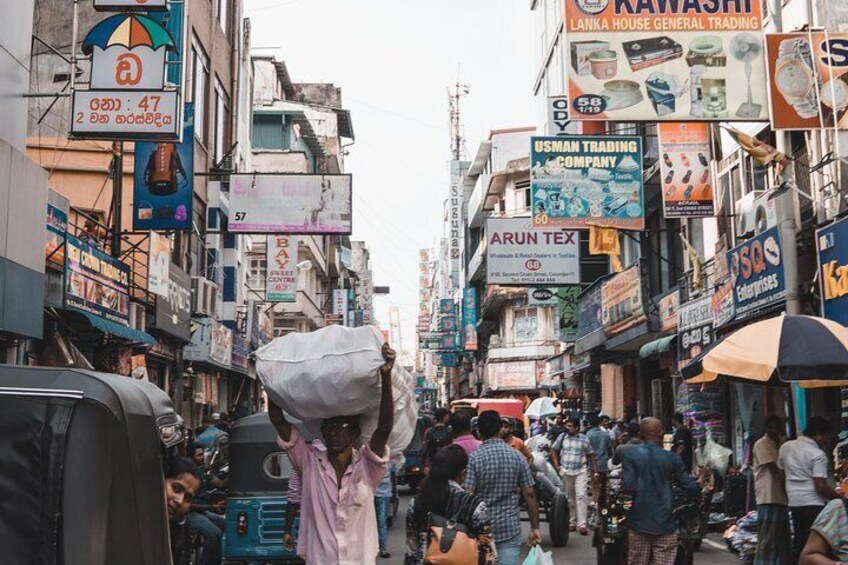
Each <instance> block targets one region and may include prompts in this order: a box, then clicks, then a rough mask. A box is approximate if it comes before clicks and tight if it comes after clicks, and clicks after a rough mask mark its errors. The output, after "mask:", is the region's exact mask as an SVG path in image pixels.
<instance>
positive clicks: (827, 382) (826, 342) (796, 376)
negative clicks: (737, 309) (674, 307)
mask: <svg viewBox="0 0 848 565" xmlns="http://www.w3.org/2000/svg"><path fill="white" fill-rule="evenodd" d="M681 373H682V375H683V378H684V379H686V382H687V383H689V384H698V383H707V382H711V381H714V380H716V379H717V378H718V376H719V375H724V376H726V377H730V378H735V379H740V380H744V381H748V382H755V383H762V384H779V383H781V382H783V383H789V382H797V383H798V384H799V385H801V386H803V387H806V388H817V387H828V386H846V385H848V328H846V327H845V326H843V325H842V324H839V323H838V322H834V321H832V320H826V319H824V318H816V317H812V316H786V315H784V316H779V317H777V318H771V319H768V320H763V321H762V322H757V323H754V324H751V325H749V326H745V327H744V328H742V329H740V330H738V331H736V332H734V333H732V334H730V335H729V336H728V337H726V338H724V339H723V340H722V341H720V342H718V343H717V344H716V345H715V346H714V347H712V348H711V349H709V350H708V351H706V352H704V353H703V354H701V355H700V356H699V357H698V358H697V359H695V360H694V361H693V362H692V363H690V364H689V365H688V366H686V367H684V368H683V370H682V371H681Z"/></svg>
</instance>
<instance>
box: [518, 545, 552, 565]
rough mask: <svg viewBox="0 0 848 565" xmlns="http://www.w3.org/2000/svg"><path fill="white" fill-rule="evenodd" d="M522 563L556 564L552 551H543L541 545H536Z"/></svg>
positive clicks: (535, 564)
mask: <svg viewBox="0 0 848 565" xmlns="http://www.w3.org/2000/svg"><path fill="white" fill-rule="evenodd" d="M522 565H554V557H553V554H552V553H551V552H550V551H543V550H542V547H541V546H538V545H534V546H533V547H531V548H530V553H528V554H527V558H526V559H525V560H524V563H522Z"/></svg>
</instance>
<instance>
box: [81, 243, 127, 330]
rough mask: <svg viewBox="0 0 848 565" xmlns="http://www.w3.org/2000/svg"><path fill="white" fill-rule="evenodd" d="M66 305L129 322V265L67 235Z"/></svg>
mask: <svg viewBox="0 0 848 565" xmlns="http://www.w3.org/2000/svg"><path fill="white" fill-rule="evenodd" d="M65 242H66V243H65V247H66V257H67V259H66V261H65V307H66V308H75V309H77V310H82V311H84V312H89V313H91V314H95V315H97V316H100V317H101V318H105V319H107V320H111V321H113V322H118V323H119V324H123V325H125V326H129V324H130V267H129V266H128V265H125V264H124V263H122V262H120V261H118V260H117V259H115V258H113V257H111V256H109V255H107V254H106V253H104V252H103V251H101V250H99V249H97V248H95V247H92V246H91V245H89V244H87V243H84V242H82V241H80V240H79V239H77V238H75V237H74V236H72V235H70V234H68V235H67V236H66V238H65Z"/></svg>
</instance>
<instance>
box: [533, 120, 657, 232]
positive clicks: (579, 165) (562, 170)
mask: <svg viewBox="0 0 848 565" xmlns="http://www.w3.org/2000/svg"><path fill="white" fill-rule="evenodd" d="M530 139H531V151H530V160H531V166H530V192H531V194H532V207H533V208H532V214H533V226H534V227H537V228H581V227H586V226H588V225H590V224H594V225H598V226H611V227H617V228H621V229H629V230H642V229H645V212H644V199H643V192H644V184H643V182H642V139H641V138H640V137H627V136H613V135H605V136H589V135H581V136H574V135H564V136H560V137H531V138H530Z"/></svg>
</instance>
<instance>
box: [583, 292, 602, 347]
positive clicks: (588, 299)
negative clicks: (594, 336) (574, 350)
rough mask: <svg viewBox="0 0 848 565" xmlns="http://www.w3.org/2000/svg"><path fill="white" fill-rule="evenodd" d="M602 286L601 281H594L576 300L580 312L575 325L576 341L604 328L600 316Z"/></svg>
mask: <svg viewBox="0 0 848 565" xmlns="http://www.w3.org/2000/svg"><path fill="white" fill-rule="evenodd" d="M603 285H604V281H603V280H599V281H596V282H594V283H592V286H590V287H589V288H587V289H586V290H584V291H583V293H582V294H580V296H579V297H578V298H577V307H578V309H579V311H580V312H579V322H578V325H577V339H580V338H582V337H586V336H587V335H589V334H591V333H593V332H596V331H598V330H600V329H602V328H603V327H604V324H603V319H602V316H601V313H602V305H601V291H602V290H603Z"/></svg>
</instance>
